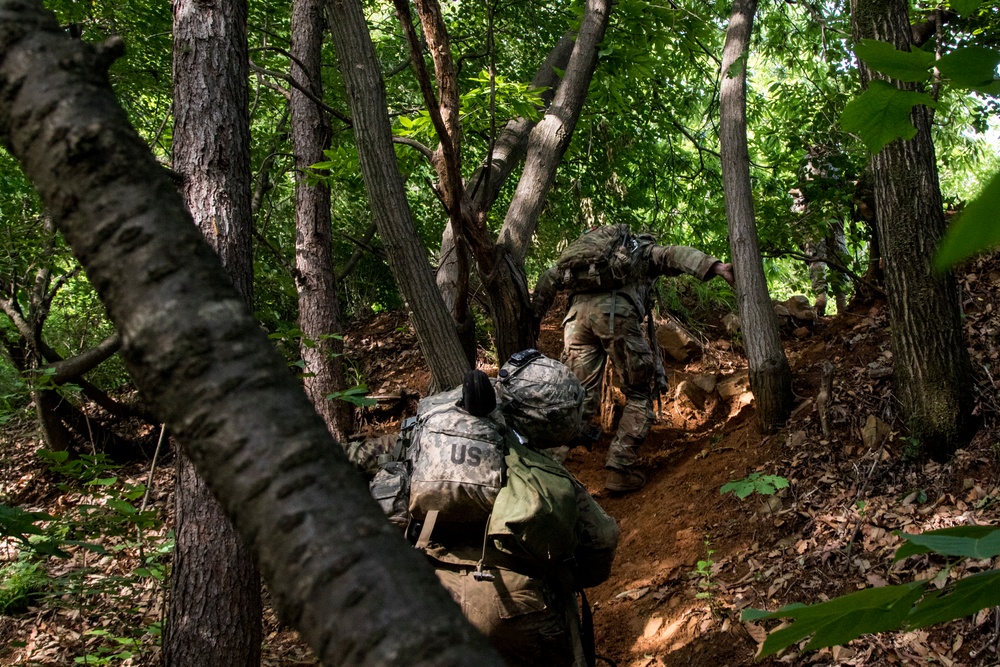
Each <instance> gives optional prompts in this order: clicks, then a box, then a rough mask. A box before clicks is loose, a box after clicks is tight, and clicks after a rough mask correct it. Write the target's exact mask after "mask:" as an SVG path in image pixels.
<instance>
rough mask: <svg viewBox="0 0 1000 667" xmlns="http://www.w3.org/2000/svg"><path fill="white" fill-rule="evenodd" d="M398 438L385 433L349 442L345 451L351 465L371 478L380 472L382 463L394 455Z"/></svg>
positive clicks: (345, 446)
mask: <svg viewBox="0 0 1000 667" xmlns="http://www.w3.org/2000/svg"><path fill="white" fill-rule="evenodd" d="M396 437H397V436H396V435H395V434H394V433H383V434H382V435H373V436H369V437H367V438H361V439H355V440H349V441H348V442H347V443H345V444H344V451H345V452H346V453H347V458H348V459H349V460H350V461H351V463H353V464H354V465H355V466H357V467H358V469H359V470H361V472H363V473H364V474H365V475H366V476H367V477H369V478H370V477H372V476H373V475H375V473H376V472H378V469H379V466H380V465H381V464H382V462H383V461H385V460H386V459H387V457H389V456H390V455H391V454H392V452H393V450H394V449H395V447H396Z"/></svg>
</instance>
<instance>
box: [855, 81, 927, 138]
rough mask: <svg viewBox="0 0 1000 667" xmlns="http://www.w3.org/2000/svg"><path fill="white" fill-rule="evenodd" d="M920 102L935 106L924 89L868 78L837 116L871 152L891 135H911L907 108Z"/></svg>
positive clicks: (911, 126)
mask: <svg viewBox="0 0 1000 667" xmlns="http://www.w3.org/2000/svg"><path fill="white" fill-rule="evenodd" d="M918 104H923V105H926V106H929V107H934V106H937V104H936V103H935V102H934V99H933V98H932V97H931V96H930V95H927V94H926V93H917V92H913V91H908V90H899V89H898V88H896V87H895V86H893V85H891V84H889V83H886V82H885V81H872V82H871V83H870V84H869V86H868V90H866V91H865V92H864V93H863V94H862V95H861V96H859V97H856V98H855V99H853V100H851V102H850V103H849V104H848V105H847V106H846V107H845V108H844V111H843V113H842V114H841V116H840V124H841V126H842V127H843V128H844V130H846V131H848V132H853V133H855V134H857V135H858V136H859V137H861V140H862V141H863V142H864V143H865V146H867V147H868V150H870V151H871V152H873V153H878V152H879V151H880V150H882V149H883V148H884V147H885V145H886V144H888V143H889V142H890V141H893V140H895V139H912V138H913V137H914V135H916V133H917V128H915V127H914V126H913V123H911V122H910V110H911V109H912V108H913V107H914V106H916V105H918Z"/></svg>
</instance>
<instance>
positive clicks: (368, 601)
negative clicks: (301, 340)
mask: <svg viewBox="0 0 1000 667" xmlns="http://www.w3.org/2000/svg"><path fill="white" fill-rule="evenodd" d="M0 14H2V15H3V16H4V17H5V18H4V20H3V21H0V137H2V139H3V141H4V143H5V144H6V145H7V146H9V148H10V151H11V153H12V154H13V155H14V156H15V157H17V158H18V159H19V160H20V161H21V163H22V165H23V167H24V170H25V173H26V174H27V176H28V178H30V179H31V181H32V183H33V184H34V185H35V187H36V189H37V191H38V193H39V196H40V197H41V199H42V201H43V202H44V204H45V206H46V207H47V209H48V210H49V211H51V213H52V216H53V218H54V219H55V220H56V224H57V225H58V227H59V229H60V231H62V232H63V234H64V235H65V237H66V240H67V242H68V244H69V245H70V247H71V248H72V249H73V252H74V253H75V254H76V256H77V257H78V258H79V259H80V261H81V263H82V264H83V265H84V267H85V268H86V271H87V275H88V277H89V278H90V280H91V283H92V284H93V285H94V287H95V289H96V290H97V292H98V294H99V295H100V297H101V300H102V302H103V303H104V305H105V306H106V308H107V311H108V315H109V317H110V318H111V320H112V321H113V322H114V323H115V326H116V328H117V329H118V331H119V332H120V333H121V334H122V340H123V345H122V352H121V354H122V358H123V359H124V360H125V364H126V366H127V368H128V370H129V373H130V374H131V376H132V378H133V380H134V381H135V384H136V386H137V387H138V388H139V390H140V391H141V392H142V394H143V396H144V397H146V399H147V400H148V401H149V405H150V407H151V408H152V409H153V411H154V412H155V413H156V414H157V415H158V416H159V417H160V418H161V419H163V421H164V422H165V423H166V425H167V428H168V429H169V430H170V432H171V433H173V434H175V436H176V437H177V439H178V440H179V441H180V442H182V443H183V444H184V447H185V450H186V451H187V453H188V455H189V456H190V457H191V460H192V461H193V462H194V464H195V466H196V467H197V468H198V471H199V472H200V473H201V474H202V475H203V476H204V478H205V480H206V481H207V482H208V484H209V486H210V487H211V488H212V491H213V492H214V493H215V494H216V496H217V497H218V498H219V499H220V501H221V502H222V503H223V505H224V507H225V509H226V511H227V513H228V514H229V516H230V517H232V518H233V519H234V521H235V524H236V526H237V527H238V529H239V531H240V535H241V536H242V537H243V538H244V539H246V540H247V542H248V543H249V544H250V546H251V548H252V549H253V551H254V553H255V555H256V556H257V557H258V559H259V561H260V563H261V567H262V569H263V571H264V574H265V577H266V579H267V584H268V589H269V590H270V592H271V593H272V595H273V599H274V605H275V608H276V609H277V611H278V613H279V615H280V617H281V618H282V619H283V620H284V621H285V622H287V623H290V624H293V625H294V626H295V627H296V628H297V629H298V630H299V631H300V633H301V634H302V636H303V638H304V639H305V640H306V641H307V642H308V643H309V645H310V646H312V648H313V650H314V651H315V652H316V655H317V656H318V658H319V659H320V661H321V662H322V664H324V665H415V666H429V665H439V666H442V667H449V666H452V665H454V666H456V667H457V666H459V665H483V666H484V667H489V666H494V665H496V666H499V665H500V664H501V662H500V659H499V657H497V656H496V654H495V653H493V652H492V650H491V649H490V647H489V645H488V643H487V642H486V640H485V639H484V638H483V637H482V636H481V635H480V634H479V633H477V632H476V631H475V630H474V629H473V628H472V626H470V625H469V624H468V623H467V622H466V621H465V620H464V618H463V617H462V614H461V612H460V611H459V609H458V607H457V606H456V605H455V604H454V602H452V600H451V598H450V596H449V595H448V593H447V592H446V591H445V590H444V589H442V588H441V586H440V585H439V584H438V583H437V579H436V577H435V576H434V574H433V572H432V571H431V569H430V567H429V566H428V565H427V563H426V560H425V559H423V558H422V557H421V556H420V554H418V553H417V552H415V551H414V550H413V549H412V548H411V547H410V546H409V545H408V544H407V542H406V541H405V540H404V539H403V537H402V536H401V535H400V534H399V531H398V530H396V529H395V528H394V527H393V526H391V525H390V524H389V523H388V522H387V521H386V520H385V517H384V516H383V515H382V512H381V510H380V509H379V508H378V506H377V505H376V504H375V502H374V501H373V500H372V499H371V496H370V495H369V494H368V489H367V485H365V483H364V481H363V480H362V479H361V477H360V476H359V475H358V473H357V472H356V471H355V470H354V469H353V468H352V466H351V465H350V463H349V462H348V461H347V458H346V455H345V454H344V453H343V451H342V450H341V449H340V448H339V447H334V446H331V444H332V442H333V441H332V439H331V438H330V434H329V432H328V431H327V429H326V426H325V425H324V424H323V421H322V420H321V419H320V418H319V417H317V415H316V412H315V411H314V410H313V408H312V405H311V404H310V403H309V401H308V399H307V398H306V397H305V395H304V394H303V393H302V389H301V387H300V385H299V383H298V382H297V381H296V380H295V378H293V377H292V376H291V374H289V373H288V369H287V367H286V365H285V362H284V360H283V359H282V358H281V357H280V355H278V354H277V352H276V351H275V350H274V348H273V346H272V345H271V344H270V342H269V341H268V340H267V338H266V337H265V336H264V334H263V333H262V332H261V331H260V329H259V327H258V326H257V324H256V323H255V321H254V319H253V317H252V315H251V314H250V311H249V309H248V308H247V305H246V303H245V301H244V299H243V297H242V296H241V295H239V294H238V293H237V292H236V290H234V289H233V287H232V285H231V284H230V283H229V281H228V279H227V277H226V275H225V273H224V271H223V270H222V268H221V266H220V264H219V260H218V258H217V257H215V256H214V255H213V254H212V251H211V249H210V248H209V247H208V246H207V245H206V243H205V241H204V239H203V238H202V237H201V234H200V233H199V232H198V230H197V229H196V228H195V227H194V225H192V224H191V218H190V215H189V214H188V213H187V211H186V210H185V208H184V205H183V202H182V201H181V199H180V197H179V196H178V194H177V192H176V190H175V189H174V187H173V185H172V183H171V181H170V179H169V178H168V176H167V175H166V173H165V172H164V170H163V169H162V167H160V165H159V164H158V163H157V162H156V160H155V159H154V158H153V156H152V155H151V154H150V152H149V148H148V147H147V146H146V144H145V143H144V142H143V140H142V139H141V138H140V137H139V136H138V134H136V132H135V131H134V130H133V129H132V128H131V127H130V126H129V124H128V120H127V118H126V117H125V114H124V112H123V111H122V109H121V107H120V106H118V104H117V103H116V101H115V99H114V95H113V93H112V91H111V87H110V85H109V83H108V78H107V68H108V66H109V65H110V64H111V62H112V60H113V59H114V58H115V57H116V56H117V55H118V54H120V52H121V51H120V42H119V43H118V44H119V48H118V49H115V48H114V42H110V43H109V44H107V45H105V46H103V47H95V46H91V45H87V44H84V43H82V42H79V41H75V40H71V39H70V38H69V37H68V36H67V35H66V34H65V33H64V32H63V31H62V30H61V29H60V27H59V24H58V22H57V21H56V19H55V17H54V16H53V15H52V14H51V12H47V11H45V10H44V9H43V8H42V6H41V3H40V2H38V1H37V0H35V1H33V0H0ZM212 538H213V539H214V538H215V536H212ZM202 664H206V663H205V662H202Z"/></svg>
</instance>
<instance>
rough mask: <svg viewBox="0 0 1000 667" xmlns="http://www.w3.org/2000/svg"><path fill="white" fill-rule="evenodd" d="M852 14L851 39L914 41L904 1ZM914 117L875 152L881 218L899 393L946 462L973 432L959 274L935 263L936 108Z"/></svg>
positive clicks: (940, 217)
mask: <svg viewBox="0 0 1000 667" xmlns="http://www.w3.org/2000/svg"><path fill="white" fill-rule="evenodd" d="M851 22H852V28H853V33H854V38H855V40H861V39H877V40H880V41H884V42H888V43H890V44H892V45H893V46H895V47H896V48H897V49H899V50H902V51H908V50H909V49H910V43H911V42H910V40H911V28H910V20H909V3H908V2H907V1H906V0H851ZM860 72H861V80H862V84H863V85H864V86H867V85H868V82H869V81H871V80H872V79H874V78H879V79H883V80H888V81H893V80H891V79H888V77H885V76H883V75H881V74H878V73H877V72H874V71H872V70H869V69H868V67H867V66H865V64H864V63H861V65H860ZM893 83H894V84H895V85H896V86H898V87H900V88H904V87H905V88H908V89H913V88H914V86H913V85H907V84H901V83H899V82H895V81H893ZM910 120H911V121H912V122H913V124H914V126H915V127H916V129H917V133H916V135H915V136H914V137H913V138H912V139H909V140H906V141H904V140H902V139H897V140H896V141H893V142H892V143H890V144H889V145H887V146H886V147H885V148H884V149H883V150H882V151H881V152H880V153H878V154H877V155H875V156H874V157H873V158H872V169H873V171H874V175H875V220H876V225H877V227H878V236H879V241H880V242H881V251H882V260H883V265H884V270H885V281H886V292H887V295H888V301H889V316H890V318H891V321H892V346H893V384H894V388H895V393H896V396H897V397H898V398H899V402H900V406H901V409H902V416H903V419H904V421H905V423H906V425H907V427H908V428H909V430H910V433H911V434H912V435H913V436H915V437H917V438H918V439H919V440H920V443H921V446H922V448H923V450H924V451H925V452H926V453H927V454H929V455H930V456H932V457H934V458H935V459H938V460H944V459H947V458H948V457H950V456H951V455H952V454H953V453H954V451H955V449H956V448H957V447H958V446H960V445H961V444H963V443H964V442H965V441H966V439H967V437H968V433H967V431H968V430H969V429H968V427H969V426H970V425H971V421H972V420H971V414H972V410H971V409H972V400H971V398H972V392H971V390H970V383H969V378H970V377H971V375H970V362H969V356H968V351H967V350H966V347H965V342H964V341H963V339H962V321H961V306H960V303H959V295H958V288H957V286H956V282H955V278H954V276H953V275H952V274H951V273H948V274H944V275H938V274H936V273H935V272H934V271H933V268H932V266H931V262H932V260H933V257H934V252H935V250H936V249H937V247H938V245H939V243H940V240H941V237H942V235H943V234H944V230H945V226H946V223H945V219H944V209H943V207H942V204H941V186H940V182H939V180H938V173H937V162H936V160H935V156H934V144H933V142H932V141H931V133H930V110H929V109H928V108H927V107H924V106H916V107H914V108H913V110H912V111H911V113H910Z"/></svg>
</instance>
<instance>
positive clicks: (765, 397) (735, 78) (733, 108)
mask: <svg viewBox="0 0 1000 667" xmlns="http://www.w3.org/2000/svg"><path fill="white" fill-rule="evenodd" d="M756 11H757V0H735V2H734V3H733V13H732V17H731V18H730V19H729V28H728V29H727V30H726V45H725V48H724V49H723V53H722V89H721V92H720V99H719V107H720V109H719V111H720V115H721V119H720V127H719V141H720V144H721V151H722V184H723V191H724V193H725V198H726V221H727V222H728V225H729V248H730V251H731V252H732V255H733V267H734V272H735V274H736V286H737V289H736V293H737V295H738V297H739V314H740V320H741V321H742V329H743V343H744V345H745V346H746V351H747V360H748V362H749V366H750V389H751V390H752V391H753V395H754V400H755V401H756V403H757V420H758V422H759V424H760V426H761V429H762V430H764V431H773V430H775V429H777V428H779V427H780V426H781V425H782V424H784V423H785V420H786V419H787V418H788V414H789V412H790V411H791V407H792V371H791V368H790V367H789V366H788V359H787V358H786V357H785V350H784V348H782V346H781V337H780V335H779V333H778V322H777V319H776V318H775V315H774V310H773V309H772V308H771V297H770V295H769V294H768V292H767V281H766V279H765V277H764V269H763V266H762V264H761V257H760V249H759V246H758V242H757V223H756V221H755V219H754V210H753V192H752V190H751V186H750V156H749V153H748V150H747V116H746V103H747V98H746V56H747V53H748V51H749V43H750V35H751V33H752V32H753V20H754V14H755V13H756Z"/></svg>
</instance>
